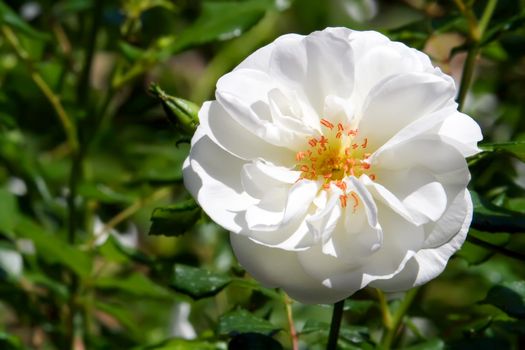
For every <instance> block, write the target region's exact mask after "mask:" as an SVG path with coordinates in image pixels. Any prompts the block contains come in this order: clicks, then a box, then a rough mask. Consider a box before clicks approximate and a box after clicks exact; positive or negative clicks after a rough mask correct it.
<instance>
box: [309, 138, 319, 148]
mask: <svg viewBox="0 0 525 350" xmlns="http://www.w3.org/2000/svg"><path fill="white" fill-rule="evenodd" d="M308 143H309V144H310V146H312V147H315V145H317V140H316V139H310V141H308Z"/></svg>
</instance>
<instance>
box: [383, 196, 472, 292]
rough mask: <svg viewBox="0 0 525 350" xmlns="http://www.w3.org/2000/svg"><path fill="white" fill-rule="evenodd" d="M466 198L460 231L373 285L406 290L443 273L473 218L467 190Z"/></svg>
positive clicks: (418, 253)
mask: <svg viewBox="0 0 525 350" xmlns="http://www.w3.org/2000/svg"><path fill="white" fill-rule="evenodd" d="M464 200H465V202H466V205H467V214H466V215H465V216H464V218H463V221H462V224H461V226H460V228H459V231H458V232H457V233H456V234H455V235H454V236H453V237H452V238H451V239H450V240H449V241H448V242H447V243H445V244H443V245H441V246H439V247H436V248H428V249H422V250H420V251H419V252H417V254H416V255H415V256H414V257H413V258H412V259H411V260H410V261H409V262H408V263H407V265H406V266H405V268H404V270H403V271H401V273H399V274H398V275H396V276H395V277H394V278H392V279H390V280H384V281H376V282H374V283H373V286H374V287H377V288H380V289H383V290H384V291H387V292H398V291H404V290H407V289H410V288H412V287H415V286H419V285H422V284H425V283H427V282H428V281H430V280H432V279H433V278H435V277H437V276H438V275H439V274H441V273H442V272H443V270H444V269H445V267H446V265H447V262H448V260H449V258H450V257H451V256H452V254H454V253H455V252H456V251H458V250H459V248H461V245H462V244H463V242H464V241H465V238H466V236H467V232H468V229H469V226H470V222H471V220H472V200H471V199H470V194H469V192H468V191H467V190H466V191H465V197H464Z"/></svg>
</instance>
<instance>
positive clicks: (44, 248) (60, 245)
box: [15, 217, 92, 277]
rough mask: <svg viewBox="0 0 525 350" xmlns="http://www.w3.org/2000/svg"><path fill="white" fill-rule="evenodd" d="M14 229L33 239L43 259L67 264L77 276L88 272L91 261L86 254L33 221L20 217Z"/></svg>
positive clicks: (85, 275)
mask: <svg viewBox="0 0 525 350" xmlns="http://www.w3.org/2000/svg"><path fill="white" fill-rule="evenodd" d="M15 231H16V232H17V234H18V235H20V236H22V237H25V238H29V239H30V240H32V241H33V244H34V245H35V248H36V252H37V254H38V256H39V257H41V258H42V259H43V260H45V261H47V262H49V263H52V264H53V263H58V264H61V265H64V266H67V267H68V268H69V269H71V270H72V271H74V272H75V273H76V274H78V275H79V276H83V277H87V276H88V275H89V274H90V272H91V265H92V261H91V257H90V256H89V255H88V254H86V253H85V252H83V251H81V250H79V249H77V248H75V247H73V246H71V245H69V244H67V243H66V242H64V241H62V240H61V239H60V238H59V237H58V236H57V235H54V234H49V233H48V232H46V231H45V230H44V229H43V228H42V227H40V226H39V225H37V224H36V223H34V222H33V221H31V220H29V219H27V218H24V217H20V220H19V222H18V224H17V225H16V228H15Z"/></svg>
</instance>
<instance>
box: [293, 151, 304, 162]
mask: <svg viewBox="0 0 525 350" xmlns="http://www.w3.org/2000/svg"><path fill="white" fill-rule="evenodd" d="M304 157H306V154H305V153H304V152H297V154H296V155H295V159H297V161H298V162H300V161H301V160H303V159H304Z"/></svg>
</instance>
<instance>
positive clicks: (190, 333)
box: [170, 302, 197, 339]
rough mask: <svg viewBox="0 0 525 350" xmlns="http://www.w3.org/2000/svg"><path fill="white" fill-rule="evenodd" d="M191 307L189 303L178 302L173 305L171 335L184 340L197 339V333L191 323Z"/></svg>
mask: <svg viewBox="0 0 525 350" xmlns="http://www.w3.org/2000/svg"><path fill="white" fill-rule="evenodd" d="M190 313H191V305H190V304H189V303H187V302H177V303H175V305H173V309H172V311H171V321H170V335H171V336H172V337H177V338H182V339H195V338H197V333H196V332H195V329H194V328H193V326H192V324H191V322H190V321H189V317H190Z"/></svg>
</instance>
